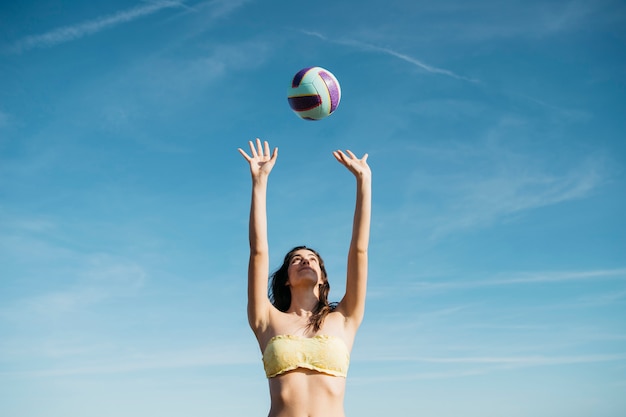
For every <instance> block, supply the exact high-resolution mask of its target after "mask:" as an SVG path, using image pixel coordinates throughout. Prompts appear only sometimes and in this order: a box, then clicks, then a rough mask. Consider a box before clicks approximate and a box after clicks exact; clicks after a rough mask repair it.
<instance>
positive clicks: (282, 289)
mask: <svg viewBox="0 0 626 417" xmlns="http://www.w3.org/2000/svg"><path fill="white" fill-rule="evenodd" d="M300 249H306V250H309V251H311V252H313V253H314V254H315V256H317V259H318V260H319V265H320V270H321V271H322V283H321V284H319V293H320V298H319V302H318V303H317V306H316V307H315V309H314V310H313V314H312V315H311V317H310V318H309V324H308V327H309V328H311V329H313V331H314V332H317V331H319V329H320V328H321V327H322V323H324V319H325V318H326V315H327V314H328V313H330V312H331V311H332V310H334V308H335V307H336V306H337V304H336V303H329V302H328V293H329V292H330V284H329V283H328V275H327V274H326V267H324V261H323V260H322V257H321V256H320V254H319V253H317V251H315V250H313V249H311V248H308V247H306V246H296V247H295V248H293V249H291V250H290V251H289V252H287V254H286V255H285V259H284V260H283V264H282V265H281V267H280V268H278V269H277V270H276V271H275V272H274V273H273V274H272V275H271V277H270V278H271V283H270V288H269V297H270V301H271V302H272V304H273V305H274V307H276V308H277V309H278V310H280V311H282V312H285V311H287V310H289V307H290V306H291V289H290V288H289V286H287V280H288V278H289V276H288V274H287V270H288V269H289V264H290V263H291V258H293V255H294V253H295V252H296V251H298V250H300Z"/></svg>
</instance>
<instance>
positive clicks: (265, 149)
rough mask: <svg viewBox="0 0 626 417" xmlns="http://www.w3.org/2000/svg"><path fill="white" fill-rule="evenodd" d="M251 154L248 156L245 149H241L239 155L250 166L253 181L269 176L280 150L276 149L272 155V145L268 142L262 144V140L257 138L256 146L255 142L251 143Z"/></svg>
mask: <svg viewBox="0 0 626 417" xmlns="http://www.w3.org/2000/svg"><path fill="white" fill-rule="evenodd" d="M249 143H250V153H251V155H248V154H247V153H246V152H245V151H244V150H243V149H241V148H239V149H238V150H239V153H240V154H241V155H242V156H243V157H244V158H245V159H246V161H248V163H249V164H250V174H251V175H252V179H257V178H260V177H267V176H269V174H270V172H271V171H272V168H273V167H274V164H275V163H276V158H277V157H278V148H274V151H273V152H272V153H271V155H270V145H269V143H267V141H264V142H263V144H261V139H259V138H257V140H256V146H255V143H254V142H253V141H250V142H249Z"/></svg>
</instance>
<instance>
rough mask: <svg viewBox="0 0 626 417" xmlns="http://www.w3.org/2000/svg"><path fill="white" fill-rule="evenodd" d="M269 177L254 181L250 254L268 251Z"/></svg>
mask: <svg viewBox="0 0 626 417" xmlns="http://www.w3.org/2000/svg"><path fill="white" fill-rule="evenodd" d="M266 196H267V177H261V178H255V179H253V181H252V201H251V204H250V224H249V239H250V255H253V254H257V253H267V252H268V242H267V197H266Z"/></svg>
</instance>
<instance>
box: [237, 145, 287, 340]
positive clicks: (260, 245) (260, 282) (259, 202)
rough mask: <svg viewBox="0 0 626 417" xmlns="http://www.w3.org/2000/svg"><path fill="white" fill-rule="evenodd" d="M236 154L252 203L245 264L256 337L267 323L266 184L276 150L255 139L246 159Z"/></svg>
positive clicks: (249, 316)
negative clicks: (246, 172) (248, 179)
mask: <svg viewBox="0 0 626 417" xmlns="http://www.w3.org/2000/svg"><path fill="white" fill-rule="evenodd" d="M239 153H241V155H242V156H243V157H244V158H245V159H246V161H248V163H249V164H250V174H251V176H252V201H251V204H250V229H249V238H250V260H249V263H248V322H249V323H250V327H251V328H252V330H253V331H254V332H255V334H258V333H259V332H261V331H263V330H264V329H265V327H266V326H267V323H268V321H269V311H270V308H271V304H270V301H269V299H268V297H267V287H268V275H269V246H268V243H267V204H266V201H267V199H266V195H267V182H268V178H269V174H270V172H271V171H272V168H273V167H274V163H275V162H276V158H277V157H278V148H274V151H273V152H272V153H271V154H270V146H269V144H268V143H267V141H265V142H264V143H263V144H261V140H260V139H257V140H256V143H254V142H252V141H251V142H250V153H251V154H250V155H248V154H247V153H246V152H245V151H243V150H242V149H241V148H240V149H239Z"/></svg>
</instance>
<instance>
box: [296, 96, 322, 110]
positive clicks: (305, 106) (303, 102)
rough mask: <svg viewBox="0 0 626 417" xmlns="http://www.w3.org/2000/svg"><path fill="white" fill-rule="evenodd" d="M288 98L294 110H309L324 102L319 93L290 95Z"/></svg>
mask: <svg viewBox="0 0 626 417" xmlns="http://www.w3.org/2000/svg"><path fill="white" fill-rule="evenodd" d="M288 100H289V106H290V107H291V108H292V109H293V110H294V111H307V110H311V109H314V108H316V107H318V106H319V105H320V104H322V98H321V97H320V96H319V95H317V94H316V95H312V96H296V97H289V98H288Z"/></svg>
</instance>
